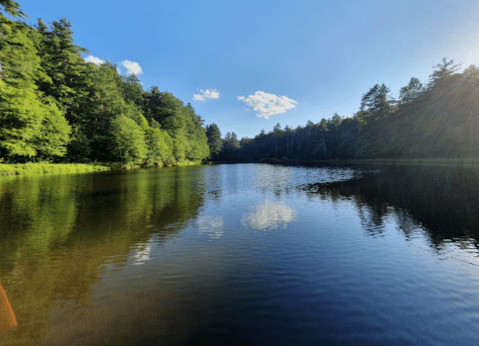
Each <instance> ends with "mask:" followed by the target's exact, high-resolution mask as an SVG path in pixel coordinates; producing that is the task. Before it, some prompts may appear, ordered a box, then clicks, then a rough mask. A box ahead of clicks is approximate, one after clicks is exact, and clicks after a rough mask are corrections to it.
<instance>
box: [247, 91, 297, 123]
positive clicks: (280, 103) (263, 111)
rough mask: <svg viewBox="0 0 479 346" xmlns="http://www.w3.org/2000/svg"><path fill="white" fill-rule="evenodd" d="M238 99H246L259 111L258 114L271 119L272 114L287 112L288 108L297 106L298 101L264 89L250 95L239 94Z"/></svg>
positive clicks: (249, 104)
mask: <svg viewBox="0 0 479 346" xmlns="http://www.w3.org/2000/svg"><path fill="white" fill-rule="evenodd" d="M238 100H240V101H244V102H245V103H246V104H247V105H248V106H251V107H253V109H254V110H255V111H256V112H258V113H257V114H256V115H257V116H258V117H262V118H265V119H269V117H270V116H271V115H274V114H280V113H286V111H287V110H288V109H291V108H294V107H296V105H297V104H298V102H297V101H295V100H292V99H290V98H288V97H286V96H276V95H275V94H268V93H265V92H264V91H257V92H256V93H255V94H254V95H249V96H248V97H244V96H238Z"/></svg>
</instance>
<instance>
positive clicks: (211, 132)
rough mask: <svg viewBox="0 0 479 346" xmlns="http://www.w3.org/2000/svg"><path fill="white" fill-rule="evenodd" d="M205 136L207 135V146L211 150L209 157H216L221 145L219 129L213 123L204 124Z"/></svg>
mask: <svg viewBox="0 0 479 346" xmlns="http://www.w3.org/2000/svg"><path fill="white" fill-rule="evenodd" d="M206 137H208V146H209V148H210V152H211V158H212V159H217V158H218V155H219V153H220V151H221V147H222V146H223V141H222V139H221V131H220V129H219V127H218V125H216V124H215V123H212V124H211V125H207V126H206Z"/></svg>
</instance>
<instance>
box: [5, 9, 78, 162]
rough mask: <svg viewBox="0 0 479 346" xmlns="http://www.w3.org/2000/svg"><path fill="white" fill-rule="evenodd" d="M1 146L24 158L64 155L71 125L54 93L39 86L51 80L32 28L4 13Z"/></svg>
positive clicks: (13, 154) (14, 155)
mask: <svg viewBox="0 0 479 346" xmlns="http://www.w3.org/2000/svg"><path fill="white" fill-rule="evenodd" d="M0 23H1V24H0V28H1V29H0V30H1V32H2V34H5V35H6V37H7V39H6V40H1V41H0V48H1V49H0V61H2V66H4V69H3V71H2V72H4V75H5V76H4V77H5V78H1V79H0V147H1V151H2V155H3V156H6V157H10V158H13V157H15V160H17V161H18V160H20V161H24V160H27V159H28V158H31V157H34V156H37V155H38V156H39V157H43V158H47V157H48V158H51V156H63V155H64V152H65V145H66V144H67V143H68V142H69V140H70V137H69V135H70V132H71V128H70V126H68V123H67V122H66V120H65V118H64V117H63V114H62V112H61V111H60V110H59V109H58V108H57V106H56V105H55V102H54V100H53V99H52V98H51V97H48V96H46V95H43V93H41V92H39V91H38V90H37V86H36V84H35V82H36V81H37V80H42V81H46V82H47V81H48V80H49V78H48V76H47V75H46V74H45V73H44V72H43V69H42V67H41V65H40V58H39V57H38V55H37V50H36V48H35V46H34V42H33V41H32V38H33V37H34V35H33V33H32V29H31V28H29V27H27V26H25V25H23V24H18V23H17V24H16V25H15V24H13V22H12V21H10V20H9V19H7V18H5V17H0Z"/></svg>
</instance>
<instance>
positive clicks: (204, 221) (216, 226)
mask: <svg viewBox="0 0 479 346" xmlns="http://www.w3.org/2000/svg"><path fill="white" fill-rule="evenodd" d="M196 227H198V230H199V233H200V234H205V233H206V234H208V236H209V237H210V239H218V238H220V237H221V236H222V235H223V233H224V229H223V216H216V217H214V218H213V217H211V216H200V217H198V219H197V220H196Z"/></svg>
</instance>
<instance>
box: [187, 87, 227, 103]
mask: <svg viewBox="0 0 479 346" xmlns="http://www.w3.org/2000/svg"><path fill="white" fill-rule="evenodd" d="M200 92H201V94H193V100H195V101H206V99H219V98H220V93H219V92H218V90H216V89H206V90H200Z"/></svg>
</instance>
